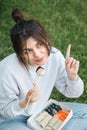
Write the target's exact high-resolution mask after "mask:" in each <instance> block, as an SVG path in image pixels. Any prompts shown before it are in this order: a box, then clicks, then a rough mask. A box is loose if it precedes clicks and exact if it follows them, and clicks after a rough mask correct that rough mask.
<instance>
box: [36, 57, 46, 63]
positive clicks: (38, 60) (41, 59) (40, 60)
mask: <svg viewBox="0 0 87 130" xmlns="http://www.w3.org/2000/svg"><path fill="white" fill-rule="evenodd" d="M43 60H44V57H42V58H40V59H37V60H36V62H42V61H43Z"/></svg>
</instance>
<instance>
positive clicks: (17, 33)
mask: <svg viewBox="0 0 87 130" xmlns="http://www.w3.org/2000/svg"><path fill="white" fill-rule="evenodd" d="M12 18H13V19H14V21H15V22H16V24H15V25H14V26H13V28H12V29H11V41H12V44H13V48H14V50H15V52H16V54H17V56H18V58H19V59H21V61H22V62H23V59H22V56H21V52H22V49H23V47H24V46H26V40H27V39H28V38H29V37H33V38H35V39H36V40H37V41H40V42H42V43H43V44H44V45H45V46H46V48H47V50H48V55H49V54H50V48H51V42H50V39H49V37H48V34H47V32H46V31H45V30H44V28H43V27H42V25H41V24H40V23H39V22H38V21H36V20H34V19H30V20H28V19H25V17H24V15H23V13H22V11H21V10H19V9H17V8H16V9H14V10H13V11H12Z"/></svg>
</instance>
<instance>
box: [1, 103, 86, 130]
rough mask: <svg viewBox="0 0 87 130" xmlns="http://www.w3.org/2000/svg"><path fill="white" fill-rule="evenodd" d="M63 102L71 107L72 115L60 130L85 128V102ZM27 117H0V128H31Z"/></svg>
mask: <svg viewBox="0 0 87 130" xmlns="http://www.w3.org/2000/svg"><path fill="white" fill-rule="evenodd" d="M65 104H66V105H67V106H68V107H70V108H71V109H72V111H73V117H72V118H71V119H70V120H69V121H68V123H67V124H66V125H65V126H64V127H63V128H62V130H87V104H80V103H69V102H65ZM27 119H28V117H26V116H17V117H15V118H12V119H8V120H5V118H4V117H0V130H31V129H30V128H29V127H28V126H27Z"/></svg>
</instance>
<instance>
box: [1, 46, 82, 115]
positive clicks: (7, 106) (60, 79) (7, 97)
mask: <svg viewBox="0 0 87 130" xmlns="http://www.w3.org/2000/svg"><path fill="white" fill-rule="evenodd" d="M52 51H53V52H52V53H51V54H50V56H49V57H48V59H47V61H46V63H45V64H44V65H43V67H44V69H45V71H46V73H45V75H43V76H41V77H40V79H39V82H38V85H39V88H40V93H41V94H40V95H41V96H40V99H39V100H38V101H37V102H35V103H32V104H31V105H29V107H28V108H27V109H22V108H20V106H19V101H20V100H21V99H23V98H25V96H26V93H27V91H29V89H31V88H32V85H33V81H34V79H35V77H36V69H37V67H38V66H35V67H34V66H30V65H29V67H28V70H27V69H26V67H25V66H24V65H23V64H21V63H20V62H19V60H18V58H17V56H16V54H15V53H14V54H11V55H10V56H8V57H6V58H5V59H3V60H2V61H1V62H0V114H1V115H3V116H6V117H14V116H17V115H27V116H28V115H31V114H33V113H34V112H36V110H38V109H39V108H40V107H41V106H42V105H43V104H44V103H45V102H46V101H47V100H48V99H49V97H50V94H51V92H52V90H53V87H54V86H55V87H56V88H57V89H58V91H59V92H61V93H62V94H63V95H65V96H66V97H69V98H71V97H73V98H76V97H79V96H80V95H81V94H82V93H83V90H84V85H83V82H82V80H81V79H80V77H79V78H78V80H77V81H70V80H68V78H67V74H66V70H65V59H64V57H63V55H62V54H61V52H60V51H59V50H57V49H55V48H52Z"/></svg>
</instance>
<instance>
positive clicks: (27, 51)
mask: <svg viewBox="0 0 87 130" xmlns="http://www.w3.org/2000/svg"><path fill="white" fill-rule="evenodd" d="M30 52H31V50H29V49H26V50H24V51H23V53H24V54H29V53H30Z"/></svg>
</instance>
